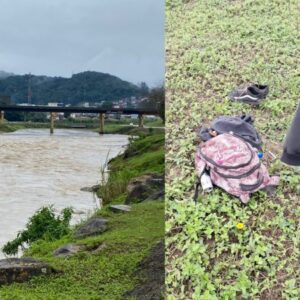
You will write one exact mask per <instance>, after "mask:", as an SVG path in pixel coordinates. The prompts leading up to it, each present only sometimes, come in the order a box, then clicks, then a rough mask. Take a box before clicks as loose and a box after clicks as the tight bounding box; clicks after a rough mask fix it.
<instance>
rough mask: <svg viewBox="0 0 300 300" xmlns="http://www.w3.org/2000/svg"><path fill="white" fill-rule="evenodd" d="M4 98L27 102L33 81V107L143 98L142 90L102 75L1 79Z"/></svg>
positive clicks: (80, 74)
mask: <svg viewBox="0 0 300 300" xmlns="http://www.w3.org/2000/svg"><path fill="white" fill-rule="evenodd" d="M1 74H2V71H1V72H0V94H3V95H9V96H11V97H12V100H13V102H15V103H24V102H27V97H28V86H29V81H30V82H31V83H30V85H31V93H32V100H31V102H32V103H33V104H47V103H48V102H64V103H70V104H72V105H76V104H79V103H80V102H83V101H84V102H99V101H103V100H106V101H112V100H118V99H121V98H125V97H130V96H139V95H140V94H141V89H140V88H139V87H138V86H137V85H134V84H132V83H130V82H127V81H124V80H121V79H120V78H118V77H116V76H112V75H110V74H105V73H99V72H92V71H87V72H82V73H78V74H74V75H73V76H72V77H71V78H64V77H48V76H35V75H12V76H8V77H7V76H5V74H8V73H5V72H3V75H4V77H1Z"/></svg>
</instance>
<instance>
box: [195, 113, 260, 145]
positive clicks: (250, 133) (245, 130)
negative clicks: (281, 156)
mask: <svg viewBox="0 0 300 300" xmlns="http://www.w3.org/2000/svg"><path fill="white" fill-rule="evenodd" d="M253 122H254V121H253V119H252V117H251V116H250V115H242V116H241V117H226V116H221V117H219V118H217V119H215V120H214V121H213V122H212V125H211V128H206V127H203V128H201V129H200V132H199V133H198V134H199V137H200V138H201V140H202V141H204V142H206V141H208V140H210V139H211V138H212V137H213V136H212V135H211V134H210V132H211V131H216V133H217V134H222V133H230V132H233V133H234V134H235V135H236V136H238V137H240V138H242V139H243V140H245V141H246V142H248V143H249V144H251V145H252V146H253V147H255V148H257V149H258V150H262V140H261V138H260V136H259V134H258V132H257V131H256V129H255V128H254V126H253Z"/></svg>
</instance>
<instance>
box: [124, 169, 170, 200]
mask: <svg viewBox="0 0 300 300" xmlns="http://www.w3.org/2000/svg"><path fill="white" fill-rule="evenodd" d="M163 190H164V178H163V177H162V176H159V175H157V174H152V173H150V174H146V175H143V176H140V177H137V178H135V179H133V180H131V181H130V182H129V184H128V186H127V195H128V196H127V199H126V201H125V204H130V203H138V202H142V201H145V200H146V199H148V198H149V197H150V196H151V195H153V194H155V193H158V192H161V191H163Z"/></svg>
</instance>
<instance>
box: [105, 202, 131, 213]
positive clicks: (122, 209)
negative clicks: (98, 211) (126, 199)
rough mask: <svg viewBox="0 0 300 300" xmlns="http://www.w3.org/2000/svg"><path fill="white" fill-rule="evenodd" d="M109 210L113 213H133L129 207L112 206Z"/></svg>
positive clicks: (122, 205) (121, 205)
mask: <svg viewBox="0 0 300 300" xmlns="http://www.w3.org/2000/svg"><path fill="white" fill-rule="evenodd" d="M109 209H110V210H112V211H113V212H117V213H118V212H129V211H131V207H130V206H129V205H124V204H120V205H110V206H109Z"/></svg>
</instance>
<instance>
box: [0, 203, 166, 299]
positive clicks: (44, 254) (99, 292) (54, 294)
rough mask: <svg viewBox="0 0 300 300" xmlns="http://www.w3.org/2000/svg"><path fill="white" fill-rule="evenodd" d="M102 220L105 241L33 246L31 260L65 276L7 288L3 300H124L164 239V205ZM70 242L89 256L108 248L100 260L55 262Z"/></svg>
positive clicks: (94, 239) (68, 238) (66, 239)
mask: <svg viewBox="0 0 300 300" xmlns="http://www.w3.org/2000/svg"><path fill="white" fill-rule="evenodd" d="M101 214H102V215H104V217H105V218H107V219H108V220H109V229H108V231H106V232H105V233H103V234H102V235H100V236H95V237H89V238H86V239H82V240H75V239H74V238H73V237H72V236H71V235H70V236H66V237H64V238H62V239H60V240H57V241H55V242H46V241H43V240H41V241H39V242H36V243H34V244H33V245H32V246H31V248H30V250H29V251H28V252H27V253H26V255H30V256H32V257H35V258H38V259H41V260H43V261H46V262H49V263H50V264H51V265H52V266H53V267H55V268H57V269H58V270H60V271H62V273H61V274H59V275H57V276H51V277H39V278H34V279H32V280H31V281H30V282H28V283H24V284H13V285H10V286H2V287H1V288H0V299H8V300H11V299H15V300H19V299H20V300H23V299H26V300H27V299H28V300H29V299H30V300H36V299H45V300H57V299H66V300H74V299H78V300H79V299H80V300H85V299H99V300H100V299H101V300H102V299H103V300H111V299H123V297H122V295H123V294H124V293H125V292H126V291H128V290H130V289H132V288H133V287H134V286H135V285H136V284H137V283H138V281H139V278H137V277H136V274H135V271H136V268H137V265H138V263H139V262H140V261H141V260H142V258H143V257H144V256H145V255H147V254H148V252H149V250H150V248H151V247H152V246H153V244H154V243H156V242H157V241H158V240H160V239H162V237H163V235H164V204H163V203H162V202H161V201H160V202H148V203H144V204H138V205H133V210H132V211H131V212H130V213H128V214H113V213H110V212H108V210H104V211H103V212H98V215H101ZM68 242H76V243H78V244H83V245H86V246H87V247H88V248H89V249H90V250H92V249H96V248H97V247H98V246H99V245H101V244H103V243H104V244H105V245H106V248H105V249H103V250H102V251H101V252H100V253H98V254H91V253H89V252H81V253H79V254H77V255H76V256H75V257H72V258H55V257H53V251H54V250H55V249H56V248H57V247H59V246H61V245H63V244H65V243H68Z"/></svg>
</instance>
